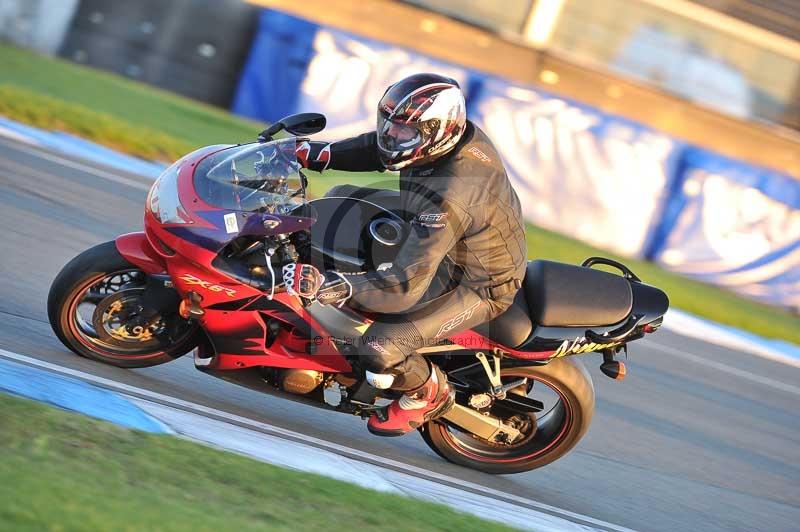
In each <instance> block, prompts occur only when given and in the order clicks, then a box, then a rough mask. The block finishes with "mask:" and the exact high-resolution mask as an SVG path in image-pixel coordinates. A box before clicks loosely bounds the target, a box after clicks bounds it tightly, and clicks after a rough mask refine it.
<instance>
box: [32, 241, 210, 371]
mask: <svg viewBox="0 0 800 532" xmlns="http://www.w3.org/2000/svg"><path fill="white" fill-rule="evenodd" d="M146 279H147V276H146V274H145V273H144V272H143V271H141V270H140V269H138V268H137V267H136V266H134V265H133V264H131V263H129V262H128V261H127V260H125V258H124V257H123V256H122V255H120V253H119V251H118V250H117V246H116V244H115V243H114V242H106V243H104V244H100V245H98V246H95V247H93V248H91V249H88V250H86V251H84V252H83V253H81V254H80V255H78V256H77V257H75V258H74V259H72V260H71V261H70V262H69V263H68V264H67V265H66V266H64V268H63V269H62V270H61V272H60V273H59V274H58V276H56V278H55V280H54V281H53V284H52V286H51V287H50V294H49V295H48V298H47V315H48V318H49V320H50V326H51V327H52V328H53V331H54V332H55V333H56V336H58V339H59V340H61V342H62V343H63V344H64V345H65V346H67V347H69V348H70V349H71V350H72V351H74V352H75V353H77V354H79V355H81V356H83V357H86V358H91V359H94V360H99V361H100V362H105V363H106V364H111V365H112V366H117V367H121V368H143V367H148V366H155V365H157V364H163V363H165V362H169V361H171V360H174V359H175V358H178V357H179V356H181V355H184V354H186V353H188V352H189V351H191V350H192V349H194V348H195V347H196V346H197V340H198V333H199V331H198V327H197V324H196V323H193V322H189V321H187V320H184V319H183V318H181V317H180V316H179V315H178V313H177V309H175V312H174V313H162V312H158V311H157V310H155V309H152V308H147V306H146V305H143V300H142V297H141V296H142V294H143V293H144V291H145V286H146Z"/></svg>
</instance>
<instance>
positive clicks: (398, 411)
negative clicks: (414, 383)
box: [367, 364, 455, 436]
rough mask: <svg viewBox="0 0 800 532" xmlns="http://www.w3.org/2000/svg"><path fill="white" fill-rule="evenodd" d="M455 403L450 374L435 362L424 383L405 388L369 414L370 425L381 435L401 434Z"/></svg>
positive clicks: (368, 424) (441, 413) (371, 429)
mask: <svg viewBox="0 0 800 532" xmlns="http://www.w3.org/2000/svg"><path fill="white" fill-rule="evenodd" d="M454 403H455V400H454V394H453V393H452V392H451V391H450V387H449V386H448V385H447V377H446V376H445V374H444V373H442V371H441V370H440V369H439V368H438V367H436V366H435V365H433V364H432V365H431V376H430V377H429V378H428V380H427V381H426V382H425V384H423V385H422V386H421V387H419V388H417V389H416V390H411V391H409V392H405V393H404V394H403V396H402V397H400V398H399V399H396V400H394V401H393V402H392V403H391V404H390V405H389V406H387V407H385V408H382V409H380V410H377V411H376V412H375V413H374V414H372V416H371V417H370V418H369V422H368V423H367V428H368V429H369V431H370V432H371V433H373V434H376V435H378V436H402V435H403V434H406V433H408V432H411V431H412V430H414V429H416V428H419V427H420V426H421V425H422V424H423V423H425V422H427V421H430V420H431V419H436V418H437V417H441V416H443V415H444V414H446V413H447V412H448V411H449V410H450V409H451V408H452V407H453V404H454Z"/></svg>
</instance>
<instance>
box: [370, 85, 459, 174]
mask: <svg viewBox="0 0 800 532" xmlns="http://www.w3.org/2000/svg"><path fill="white" fill-rule="evenodd" d="M466 124H467V106H466V103H465V102H464V94H463V93H462V92H461V88H460V87H459V86H458V82H456V81H455V80H454V79H451V78H447V77H444V76H440V75H438V74H414V75H413V76H409V77H407V78H405V79H402V80H400V81H398V82H397V83H395V84H394V85H392V86H391V87H389V88H388V89H387V90H386V93H385V94H384V95H383V98H381V101H380V102H379V103H378V129H377V133H378V152H379V155H380V158H381V161H382V162H383V165H384V166H385V167H386V168H387V169H388V170H400V169H401V168H405V167H407V166H411V165H421V164H425V163H428V162H431V161H433V160H434V159H436V158H438V157H441V156H442V155H444V154H446V153H447V152H449V151H450V150H452V149H453V148H455V146H456V144H458V141H459V140H461V137H462V135H463V134H464V129H465V128H466Z"/></svg>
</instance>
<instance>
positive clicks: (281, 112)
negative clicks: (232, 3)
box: [232, 9, 318, 122]
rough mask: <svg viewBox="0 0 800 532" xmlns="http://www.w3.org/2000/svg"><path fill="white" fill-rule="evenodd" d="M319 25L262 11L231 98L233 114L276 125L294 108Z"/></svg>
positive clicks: (266, 10)
mask: <svg viewBox="0 0 800 532" xmlns="http://www.w3.org/2000/svg"><path fill="white" fill-rule="evenodd" d="M317 28H318V26H317V25H316V24H313V23H311V22H308V21H306V20H303V19H300V18H297V17H293V16H291V15H287V14H285V13H280V12H278V11H272V10H269V9H264V10H262V12H261V17H260V19H259V24H258V29H257V31H256V35H255V38H254V40H253V44H252V47H251V49H250V54H249V55H248V58H247V61H246V62H245V65H244V68H243V69H242V74H241V77H240V79H239V85H238V86H237V89H236V94H235V95H234V99H233V105H232V110H233V112H234V113H237V114H240V115H243V116H246V117H249V118H255V119H258V120H264V121H266V122H275V121H276V120H279V119H280V118H282V117H284V116H286V115H287V114H290V113H292V112H294V110H295V109H296V108H297V101H298V98H299V89H300V85H301V84H302V82H303V79H304V78H305V76H306V70H307V67H308V61H309V60H310V58H311V56H312V49H311V43H312V42H313V40H314V36H315V35H316V32H317Z"/></svg>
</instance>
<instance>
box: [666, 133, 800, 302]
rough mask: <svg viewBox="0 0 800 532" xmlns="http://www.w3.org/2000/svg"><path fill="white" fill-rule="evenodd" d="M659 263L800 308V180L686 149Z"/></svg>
mask: <svg viewBox="0 0 800 532" xmlns="http://www.w3.org/2000/svg"><path fill="white" fill-rule="evenodd" d="M678 175H679V180H678V181H677V182H676V186H675V187H673V191H672V194H671V195H670V202H669V205H668V208H667V209H666V212H665V215H664V218H663V222H662V225H661V227H660V228H659V233H660V235H659V239H660V240H661V245H660V246H659V248H658V249H657V252H656V253H655V254H654V257H653V258H654V259H655V260H656V261H657V262H658V263H659V264H661V265H663V266H665V267H667V268H669V269H670V270H673V271H676V272H678V273H681V274H684V275H688V276H691V277H693V278H695V279H698V280H700V281H705V282H708V283H713V284H716V285H720V286H724V287H726V288H729V289H731V290H735V291H737V292H739V293H742V294H744V295H747V296H749V297H751V298H754V299H758V300H761V301H763V302H765V303H771V304H775V305H782V306H786V307H792V308H796V309H800V181H798V180H797V179H794V178H792V177H791V176H788V175H785V174H780V173H777V172H774V171H771V170H767V169H764V168H759V167H756V166H752V165H749V164H746V163H743V162H741V161H736V160H733V159H730V158H727V157H723V156H721V155H718V154H715V153H713V152H710V151H708V150H704V149H701V148H697V147H687V148H686V149H685V150H684V152H683V160H682V164H681V167H680V169H679V172H678Z"/></svg>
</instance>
